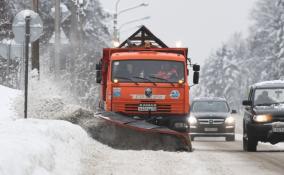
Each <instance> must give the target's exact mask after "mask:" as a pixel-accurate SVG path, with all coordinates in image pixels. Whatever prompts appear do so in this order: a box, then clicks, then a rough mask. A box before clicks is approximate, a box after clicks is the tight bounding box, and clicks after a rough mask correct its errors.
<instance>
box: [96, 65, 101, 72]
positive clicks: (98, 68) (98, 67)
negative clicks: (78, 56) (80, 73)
mask: <svg viewBox="0 0 284 175" xmlns="http://www.w3.org/2000/svg"><path fill="white" fill-rule="evenodd" d="M96 70H97V71H100V70H102V64H101V63H98V64H96Z"/></svg>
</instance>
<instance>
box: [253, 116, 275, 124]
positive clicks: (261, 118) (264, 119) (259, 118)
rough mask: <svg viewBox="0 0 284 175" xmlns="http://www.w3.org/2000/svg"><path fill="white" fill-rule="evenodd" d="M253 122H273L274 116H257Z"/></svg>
mask: <svg viewBox="0 0 284 175" xmlns="http://www.w3.org/2000/svg"><path fill="white" fill-rule="evenodd" d="M253 120H254V121H255V122H259V123H265V122H271V121H272V116H271V115H255V116H254V117H253Z"/></svg>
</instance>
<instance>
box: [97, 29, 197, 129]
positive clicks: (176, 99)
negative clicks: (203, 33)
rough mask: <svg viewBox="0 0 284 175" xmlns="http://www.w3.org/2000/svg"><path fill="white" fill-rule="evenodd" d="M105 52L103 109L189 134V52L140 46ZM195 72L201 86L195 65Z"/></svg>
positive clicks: (101, 69)
mask: <svg viewBox="0 0 284 175" xmlns="http://www.w3.org/2000/svg"><path fill="white" fill-rule="evenodd" d="M143 31H144V32H145V29H144V30H142V32H143ZM146 32H148V31H146ZM148 35H149V32H148ZM129 40H130V39H128V41H129ZM103 52H104V53H103V58H102V60H101V62H100V64H99V65H98V66H97V67H98V69H97V70H98V71H99V73H98V74H97V80H99V81H97V82H98V83H101V87H102V88H101V101H100V107H101V108H102V109H104V110H105V111H109V112H114V113H119V114H122V115H124V116H129V117H134V118H141V119H146V120H147V121H148V122H151V123H154V124H157V125H163V126H168V127H169V128H171V129H173V130H177V131H188V129H189V125H188V121H187V119H188V116H189V112H190V111H189V109H190V105H189V90H190V85H189V81H188V75H189V66H190V62H189V59H188V58H187V48H168V47H163V46H162V47H149V46H146V47H143V46H140V47H125V48H122V47H121V48H106V49H104V51H103ZM193 69H194V72H195V73H194V82H195V83H198V78H199V72H198V71H199V69H200V68H199V66H198V65H194V66H193Z"/></svg>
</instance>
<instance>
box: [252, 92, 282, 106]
mask: <svg viewBox="0 0 284 175" xmlns="http://www.w3.org/2000/svg"><path fill="white" fill-rule="evenodd" d="M281 103H284V88H270V89H268V88H267V89H256V90H255V93H254V105H255V106H271V105H272V104H275V105H277V104H281Z"/></svg>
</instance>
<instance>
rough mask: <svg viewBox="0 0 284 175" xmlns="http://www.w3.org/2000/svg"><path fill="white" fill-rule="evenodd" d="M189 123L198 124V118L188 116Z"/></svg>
mask: <svg viewBox="0 0 284 175" xmlns="http://www.w3.org/2000/svg"><path fill="white" fill-rule="evenodd" d="M188 123H189V125H196V124H197V119H196V117H194V116H190V117H189V118H188Z"/></svg>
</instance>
